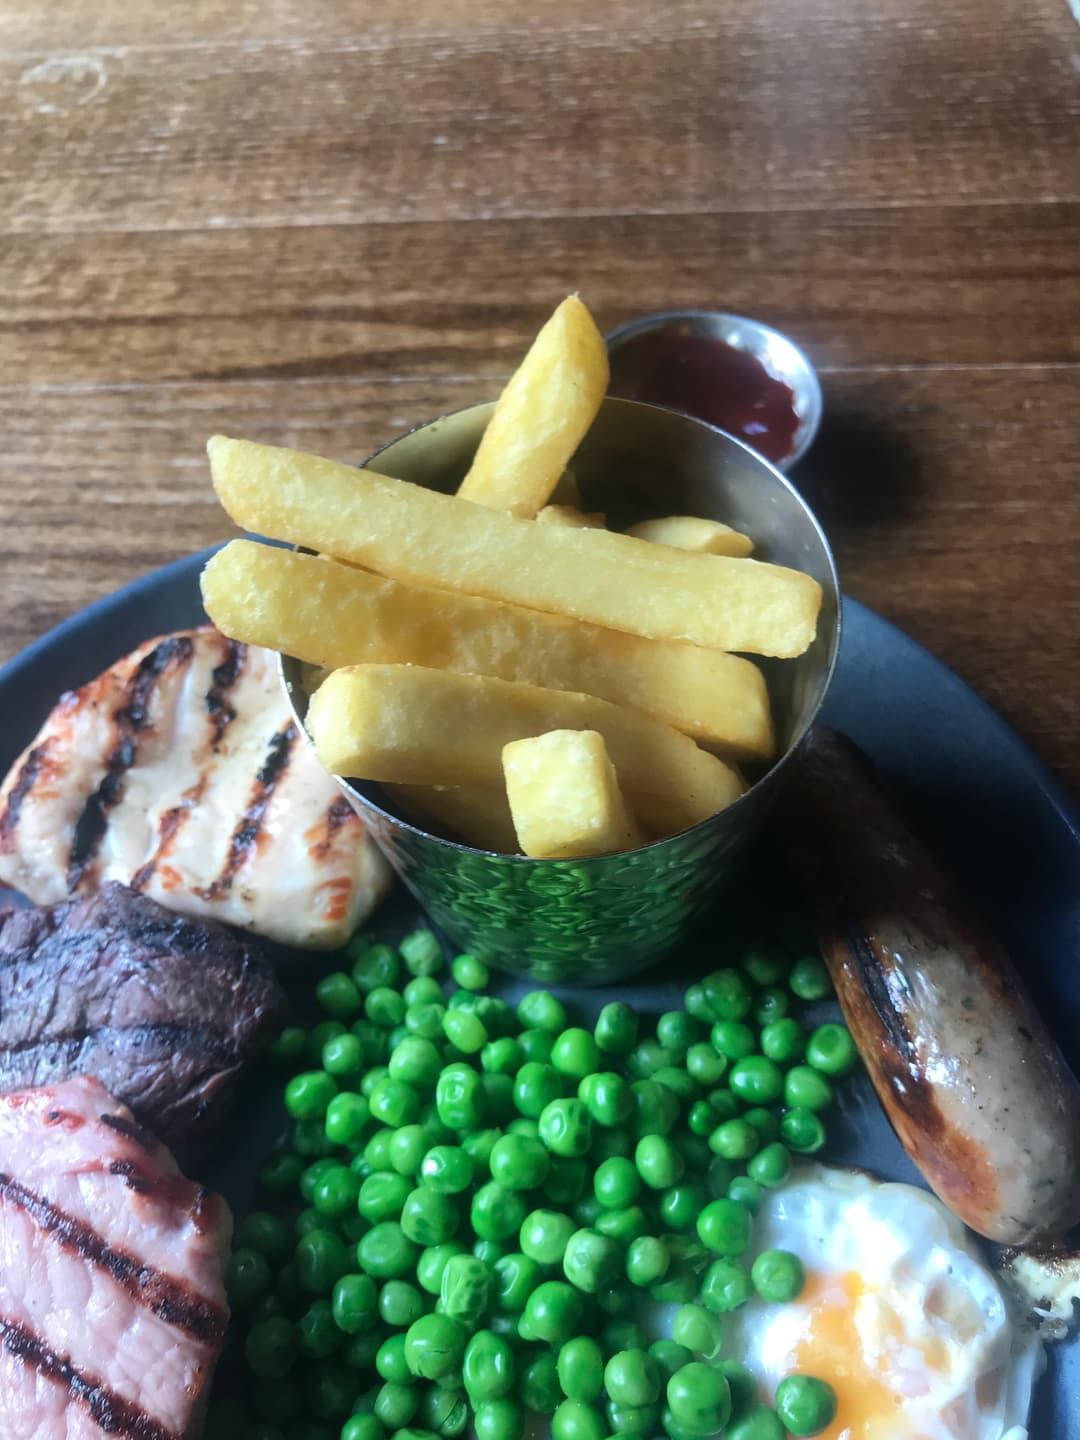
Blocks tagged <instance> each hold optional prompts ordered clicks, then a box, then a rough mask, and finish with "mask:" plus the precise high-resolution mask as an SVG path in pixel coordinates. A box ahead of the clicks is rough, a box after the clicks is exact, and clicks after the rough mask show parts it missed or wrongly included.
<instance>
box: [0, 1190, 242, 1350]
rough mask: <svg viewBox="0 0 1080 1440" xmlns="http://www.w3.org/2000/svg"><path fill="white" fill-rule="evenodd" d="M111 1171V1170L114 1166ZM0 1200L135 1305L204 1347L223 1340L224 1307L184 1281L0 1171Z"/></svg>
mask: <svg viewBox="0 0 1080 1440" xmlns="http://www.w3.org/2000/svg"><path fill="white" fill-rule="evenodd" d="M117 1163H121V1164H122V1163H123V1162H117ZM110 1169H113V1170H114V1171H115V1164H114V1166H110ZM165 1178H166V1179H167V1178H169V1177H165ZM146 1183H147V1188H149V1189H153V1188H154V1187H153V1184H152V1183H151V1182H146ZM200 1193H201V1192H199V1191H196V1195H195V1199H196V1202H198V1205H197V1208H199V1211H200V1214H201V1200H200ZM0 1201H3V1202H5V1203H8V1204H11V1205H14V1206H15V1207H16V1208H17V1209H19V1210H21V1211H23V1213H24V1214H25V1215H28V1216H29V1218H30V1219H31V1220H32V1221H33V1222H34V1224H35V1225H36V1226H37V1228H38V1229H39V1230H40V1231H42V1232H43V1233H44V1234H46V1235H51V1236H52V1237H53V1238H54V1239H55V1240H56V1242H57V1243H58V1244H59V1245H60V1247H61V1248H62V1249H64V1250H67V1251H68V1252H70V1253H72V1254H74V1255H77V1256H78V1257H79V1259H80V1260H83V1261H85V1262H86V1263H87V1264H89V1265H93V1266H95V1267H96V1268H97V1269H98V1270H101V1271H103V1272H104V1273H105V1274H107V1275H109V1276H111V1277H112V1279H113V1280H115V1281H116V1283H117V1284H118V1285H119V1286H120V1288H121V1289H122V1290H124V1291H125V1293H126V1294H127V1295H129V1296H130V1297H131V1299H132V1300H134V1301H135V1303H136V1304H137V1305H141V1306H143V1307H144V1308H145V1309H147V1310H150V1311H151V1312H152V1313H153V1314H154V1315H156V1316H157V1317H158V1318H159V1319H160V1320H164V1321H165V1323H166V1324H167V1325H171V1326H173V1327H174V1328H175V1329H177V1330H182V1331H183V1332H184V1333H185V1334H186V1335H189V1336H190V1337H191V1338H192V1339H193V1340H197V1341H198V1342H199V1343H200V1344H201V1345H206V1346H207V1347H213V1346H216V1345H221V1344H222V1343H223V1342H224V1340H225V1328H226V1325H227V1323H228V1317H227V1315H226V1313H225V1311H224V1310H223V1308H222V1307H221V1306H220V1305H215V1304H214V1302H213V1301H212V1300H206V1299H203V1298H202V1297H201V1296H200V1295H199V1294H198V1293H197V1292H196V1291H194V1290H193V1289H192V1288H191V1286H190V1285H188V1284H187V1283H186V1282H185V1281H183V1280H178V1279H177V1278H176V1277H175V1276H172V1275H167V1274H165V1273H164V1272H163V1271H161V1270H158V1269H157V1268H156V1267H155V1266H153V1265H146V1264H144V1263H143V1262H142V1261H141V1260H139V1259H138V1257H137V1256H135V1255H131V1254H129V1253H128V1252H127V1251H126V1250H117V1249H114V1248H113V1247H112V1246H111V1245H110V1244H109V1243H108V1241H107V1240H105V1239H104V1238H103V1237H102V1236H101V1235H99V1234H98V1232H97V1231H96V1230H95V1229H94V1227H93V1226H92V1225H89V1224H87V1223H86V1222H85V1221H83V1220H77V1219H76V1218H75V1216H74V1215H69V1214H67V1212H66V1211H64V1210H60V1209H58V1208H57V1207H56V1206H55V1205H53V1204H51V1203H50V1201H48V1200H46V1199H45V1198H44V1197H43V1196H41V1195H38V1194H35V1192H34V1191H33V1190H28V1189H27V1188H26V1187H25V1186H23V1185H20V1184H19V1182H18V1181H17V1180H14V1179H12V1177H11V1176H10V1175H4V1174H0Z"/></svg>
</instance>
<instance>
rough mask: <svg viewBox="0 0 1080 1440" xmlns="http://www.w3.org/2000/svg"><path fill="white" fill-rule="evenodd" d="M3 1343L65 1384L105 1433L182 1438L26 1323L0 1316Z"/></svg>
mask: <svg viewBox="0 0 1080 1440" xmlns="http://www.w3.org/2000/svg"><path fill="white" fill-rule="evenodd" d="M0 1344H3V1347H4V1349H5V1350H6V1351H7V1352H8V1354H10V1355H14V1356H15V1358H16V1359H17V1360H21V1361H22V1362H23V1364H24V1365H32V1366H33V1367H34V1369H35V1370H36V1371H37V1372H38V1374H39V1375H43V1376H44V1377H45V1378H46V1379H47V1380H51V1381H53V1382H54V1383H55V1384H57V1385H62V1386H63V1387H64V1389H65V1390H66V1391H67V1392H68V1394H69V1395H70V1397H71V1398H72V1400H77V1401H79V1402H80V1403H81V1404H83V1405H85V1406H86V1409H87V1410H88V1411H89V1413H90V1418H91V1419H92V1420H93V1421H94V1423H95V1424H96V1425H97V1427H98V1429H99V1430H101V1431H103V1432H104V1434H106V1435H119V1436H122V1437H124V1440H180V1437H179V1436H178V1435H177V1433H176V1431H175V1430H170V1429H169V1428H168V1427H167V1426H165V1425H162V1424H161V1422H160V1421H158V1420H155V1419H154V1418H153V1416H151V1415H148V1414H147V1413H146V1411H145V1410H144V1409H143V1408H142V1406H141V1405H136V1404H135V1403H134V1402H133V1401H131V1400H124V1399H123V1398H122V1397H121V1396H119V1395H117V1393H116V1392H115V1390H110V1389H109V1388H108V1386H107V1385H104V1384H103V1383H102V1382H101V1381H100V1380H99V1379H98V1378H97V1376H96V1375H89V1374H87V1373H86V1372H84V1371H82V1370H76V1368H75V1367H74V1365H72V1363H71V1361H70V1359H69V1358H68V1357H67V1356H66V1355H58V1354H57V1353H56V1351H55V1350H50V1349H49V1347H48V1346H47V1345H46V1344H45V1342H44V1341H43V1340H42V1339H40V1338H39V1336H37V1335H35V1334H34V1332H33V1331H32V1330H30V1329H28V1328H27V1327H26V1326H25V1325H19V1324H16V1323H15V1322H14V1321H11V1320H5V1319H4V1318H3V1317H2V1316H0Z"/></svg>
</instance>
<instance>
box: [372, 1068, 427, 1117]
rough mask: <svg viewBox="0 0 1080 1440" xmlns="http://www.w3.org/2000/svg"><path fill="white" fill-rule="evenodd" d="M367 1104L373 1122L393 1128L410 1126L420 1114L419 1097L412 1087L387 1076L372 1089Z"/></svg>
mask: <svg viewBox="0 0 1080 1440" xmlns="http://www.w3.org/2000/svg"><path fill="white" fill-rule="evenodd" d="M368 1104H369V1105H370V1106H371V1117H372V1119H373V1120H376V1121H377V1122H378V1123H379V1124H380V1125H390V1126H393V1127H394V1128H397V1127H398V1126H400V1125H411V1124H412V1123H413V1122H414V1121H415V1120H416V1118H417V1116H418V1115H419V1114H420V1096H419V1095H418V1094H417V1093H416V1091H415V1090H414V1089H413V1087H412V1086H411V1085H406V1084H405V1082H404V1081H403V1080H393V1079H391V1077H390V1076H389V1075H387V1076H386V1078H385V1079H384V1080H380V1081H379V1083H378V1084H377V1085H376V1086H375V1087H374V1088H373V1089H372V1091H371V1094H370V1095H369V1096H368Z"/></svg>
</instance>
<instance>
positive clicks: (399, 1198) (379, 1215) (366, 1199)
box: [356, 1172, 412, 1225]
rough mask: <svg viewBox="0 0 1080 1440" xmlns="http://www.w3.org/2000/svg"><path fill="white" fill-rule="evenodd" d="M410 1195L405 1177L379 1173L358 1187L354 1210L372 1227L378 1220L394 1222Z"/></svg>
mask: <svg viewBox="0 0 1080 1440" xmlns="http://www.w3.org/2000/svg"><path fill="white" fill-rule="evenodd" d="M411 1193H412V1186H411V1185H410V1183H409V1181H408V1179H407V1177H406V1176H404V1175H396V1174H387V1173H385V1172H380V1173H379V1174H376V1175H369V1176H368V1177H367V1179H366V1180H365V1181H364V1183H363V1184H362V1185H361V1186H360V1193H359V1195H358V1196H357V1199H356V1208H357V1210H358V1211H359V1212H360V1214H361V1215H363V1217H364V1219H365V1220H370V1221H371V1223H372V1224H373V1225H374V1224H377V1223H378V1222H379V1221H380V1220H396V1219H397V1218H398V1216H399V1215H400V1214H401V1210H402V1207H403V1206H404V1204H405V1201H406V1199H407V1198H408V1196H409V1195H410V1194H411Z"/></svg>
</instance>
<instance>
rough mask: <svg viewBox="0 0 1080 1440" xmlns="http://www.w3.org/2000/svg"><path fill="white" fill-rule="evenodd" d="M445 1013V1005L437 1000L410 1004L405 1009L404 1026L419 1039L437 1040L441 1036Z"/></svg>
mask: <svg viewBox="0 0 1080 1440" xmlns="http://www.w3.org/2000/svg"><path fill="white" fill-rule="evenodd" d="M445 1014H446V1006H445V1005H443V1004H441V1003H440V1002H439V1001H437V1000H428V1001H425V1002H424V1003H423V1004H418V1005H410V1006H409V1008H408V1009H407V1010H406V1011H405V1028H406V1030H408V1032H409V1034H410V1035H415V1036H416V1037H417V1038H418V1039H420V1040H439V1039H441V1038H442V1033H443V1028H442V1022H443V1016H444V1015H445Z"/></svg>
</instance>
